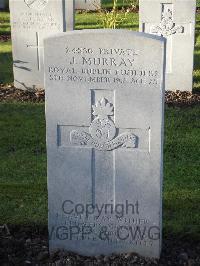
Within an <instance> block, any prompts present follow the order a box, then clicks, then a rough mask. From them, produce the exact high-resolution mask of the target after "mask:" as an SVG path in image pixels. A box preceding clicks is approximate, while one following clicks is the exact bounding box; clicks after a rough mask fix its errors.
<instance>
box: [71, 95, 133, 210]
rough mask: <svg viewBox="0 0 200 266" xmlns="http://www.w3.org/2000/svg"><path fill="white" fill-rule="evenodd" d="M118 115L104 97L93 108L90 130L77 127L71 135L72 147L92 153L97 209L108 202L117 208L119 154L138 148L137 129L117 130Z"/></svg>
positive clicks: (92, 171) (93, 198) (93, 189)
mask: <svg viewBox="0 0 200 266" xmlns="http://www.w3.org/2000/svg"><path fill="white" fill-rule="evenodd" d="M105 94H106V92H105ZM91 102H92V101H91ZM113 102H115V100H113ZM91 105H92V104H91ZM114 112H115V110H114V106H113V104H112V103H110V102H109V101H108V100H107V99H106V98H104V97H101V98H100V99H98V100H96V101H95V104H94V105H92V117H91V124H90V126H89V127H86V126H84V127H80V126H78V127H77V126H73V129H72V130H71V131H70V143H71V145H72V146H73V147H76V148H77V147H78V148H87V149H88V148H90V149H92V158H91V161H92V162H91V176H92V198H91V202H92V204H93V205H94V204H97V203H102V202H104V201H105V199H106V200H107V202H112V203H114V204H115V187H114V186H115V185H114V184H115V150H116V149H119V148H123V149H130V150H131V149H134V148H137V145H138V143H137V142H138V138H137V136H136V135H135V134H134V133H133V131H134V129H120V128H116V127H115V123H114Z"/></svg>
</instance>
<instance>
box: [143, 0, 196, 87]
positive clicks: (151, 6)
mask: <svg viewBox="0 0 200 266" xmlns="http://www.w3.org/2000/svg"><path fill="white" fill-rule="evenodd" d="M195 15H196V0H184V1H177V0H169V1H168V0H140V31H141V32H146V33H151V34H156V35H159V36H163V37H166V38H167V48H166V49H167V52H166V82H165V89H166V90H182V91H191V90H192V86H193V57H194V56H193V54H194V38H195Z"/></svg>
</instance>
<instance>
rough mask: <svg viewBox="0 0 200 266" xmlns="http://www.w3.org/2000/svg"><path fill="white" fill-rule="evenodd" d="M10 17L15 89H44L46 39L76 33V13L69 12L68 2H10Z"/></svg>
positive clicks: (48, 0) (52, 0)
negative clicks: (44, 44)
mask: <svg viewBox="0 0 200 266" xmlns="http://www.w3.org/2000/svg"><path fill="white" fill-rule="evenodd" d="M72 3H73V1H70V3H69V5H72ZM68 12H69V14H68ZM10 16H11V29H12V49H13V69H14V85H15V87H17V88H21V89H36V88H43V87H44V64H43V39H44V38H45V37H47V36H50V35H52V34H55V33H59V32H64V31H66V29H67V30H72V29H73V10H69V8H68V0H17V1H16V0H10ZM70 19H71V21H70ZM66 24H67V25H66ZM55 50H56V47H55Z"/></svg>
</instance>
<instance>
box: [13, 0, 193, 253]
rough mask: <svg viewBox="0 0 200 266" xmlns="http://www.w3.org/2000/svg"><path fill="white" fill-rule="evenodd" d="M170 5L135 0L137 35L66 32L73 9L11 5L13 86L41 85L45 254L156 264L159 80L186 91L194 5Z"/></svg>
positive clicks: (171, 0)
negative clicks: (125, 256)
mask: <svg viewBox="0 0 200 266" xmlns="http://www.w3.org/2000/svg"><path fill="white" fill-rule="evenodd" d="M150 3H151V4H150ZM179 3H180V1H175V0H168V1H165V0H163V1H162V3H161V2H160V1H141V2H140V12H141V14H140V30H141V31H142V32H139V33H138V32H133V31H128V30H82V31H73V28H74V26H73V25H74V15H73V14H74V12H70V11H72V10H73V8H74V2H73V1H70V2H69V1H64V0H62V1H60V0H42V1H39V0H38V1H37V0H36V1H31V2H30V1H17V3H16V1H13V0H10V8H11V24H12V34H13V37H12V40H13V55H14V71H15V73H14V74H15V84H16V85H17V86H19V87H21V88H36V87H38V86H42V87H43V86H44V87H45V96H46V101H45V103H46V128H47V138H46V139H47V159H48V160H47V161H48V173H47V174H48V205H49V207H48V209H49V214H48V215H49V217H48V218H49V219H48V221H49V247H50V251H51V252H52V251H54V250H57V249H65V250H68V251H73V252H78V253H80V254H82V255H87V256H88V255H100V254H111V253H122V252H136V253H138V254H140V255H142V256H146V257H153V258H159V256H160V252H161V242H162V241H161V238H162V237H161V235H162V178H163V125H164V91H165V78H166V86H172V87H170V89H176V87H173V84H180V86H182V87H180V89H181V88H182V89H183V88H185V87H184V86H188V87H187V89H189V90H191V89H192V63H191V62H193V59H191V58H193V48H194V17H195V1H191V0H190V1H183V2H182V1H181V13H179V12H178V11H177V8H179V9H180V6H179ZM69 4H70V5H71V7H70V6H69ZM20 5H21V6H20ZM17 7H18V8H17ZM22 10H23V11H22ZM63 10H65V12H63ZM149 12H150V13H149ZM154 12H155V13H154ZM153 13H154V14H155V15H154V16H153ZM187 13H189V14H188V16H186V14H187ZM150 15H152V18H151V16H150ZM189 15H190V19H189V20H188V21H186V17H187V18H188V17H189ZM66 29H68V32H65V33H62V32H63V31H65V30H66ZM52 32H54V33H59V32H60V34H55V35H52ZM146 32H147V33H149V32H151V33H154V34H157V35H160V36H156V35H152V34H151V35H150V34H147V33H146ZM163 36H164V37H166V39H167V41H166V39H165V38H163ZM44 39H45V40H44ZM43 40H44V43H43ZM182 42H183V43H182ZM178 47H179V49H178ZM180 55H182V57H181V56H180ZM189 57H191V58H189ZM185 59H187V62H186V61H185ZM179 64H181V66H180V65H179ZM179 67H181V70H182V72H181V71H180V69H179ZM166 73H167V74H166ZM43 74H44V76H45V78H43ZM174 75H176V79H177V80H178V79H180V81H179V83H175V78H174ZM185 76H187V77H185ZM43 79H44V80H45V85H44V84H43ZM36 81H37V82H36ZM34 82H35V83H34ZM175 86H176V85H175ZM166 88H167V89H168V87H166Z"/></svg>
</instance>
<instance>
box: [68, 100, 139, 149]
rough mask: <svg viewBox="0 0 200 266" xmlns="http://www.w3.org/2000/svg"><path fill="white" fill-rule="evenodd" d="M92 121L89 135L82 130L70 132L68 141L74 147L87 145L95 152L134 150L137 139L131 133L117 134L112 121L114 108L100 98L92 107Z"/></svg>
mask: <svg viewBox="0 0 200 266" xmlns="http://www.w3.org/2000/svg"><path fill="white" fill-rule="evenodd" d="M92 109H93V116H94V119H93V121H92V123H91V125H90V127H89V133H87V132H85V131H83V130H72V131H71V132H70V141H71V143H73V144H75V145H87V146H91V147H93V148H95V149H97V150H107V151H109V150H114V149H116V148H118V147H120V146H121V147H124V148H136V146H137V137H136V136H135V135H134V134H133V133H131V132H124V133H121V134H118V131H117V128H116V126H115V124H114V122H113V120H112V116H113V115H114V107H113V105H112V104H111V103H109V102H108V100H107V99H105V98H102V99H100V100H99V101H97V102H96V104H95V105H93V106H92Z"/></svg>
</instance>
